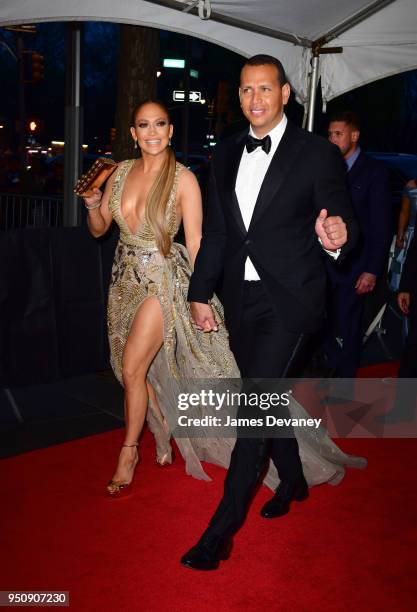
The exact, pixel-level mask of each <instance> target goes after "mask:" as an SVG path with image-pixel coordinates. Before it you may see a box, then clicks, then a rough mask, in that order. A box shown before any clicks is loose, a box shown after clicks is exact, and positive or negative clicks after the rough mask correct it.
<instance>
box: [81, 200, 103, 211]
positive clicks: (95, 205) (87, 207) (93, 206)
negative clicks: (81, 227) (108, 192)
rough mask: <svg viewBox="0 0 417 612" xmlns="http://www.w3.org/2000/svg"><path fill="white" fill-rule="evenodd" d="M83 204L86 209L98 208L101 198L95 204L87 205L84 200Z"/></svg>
mask: <svg viewBox="0 0 417 612" xmlns="http://www.w3.org/2000/svg"><path fill="white" fill-rule="evenodd" d="M84 206H85V207H86V209H87V210H94V209H95V208H100V206H101V200H100V202H97V204H91V205H90V206H88V204H86V203H85V202H84Z"/></svg>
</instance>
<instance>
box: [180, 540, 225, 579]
mask: <svg viewBox="0 0 417 612" xmlns="http://www.w3.org/2000/svg"><path fill="white" fill-rule="evenodd" d="M231 550H232V540H231V538H227V539H226V538H220V537H218V536H211V537H210V536H205V535H204V536H203V537H202V538H201V539H200V540H199V542H197V544H196V545H195V546H193V547H192V548H191V549H190V550H189V551H188V552H187V553H185V555H183V556H182V557H181V564H182V565H184V567H189V568H191V569H196V570H203V571H208V570H215V569H218V567H219V565H220V561H226V560H227V559H228V558H229V557H230V552H231Z"/></svg>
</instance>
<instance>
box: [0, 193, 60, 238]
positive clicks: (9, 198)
mask: <svg viewBox="0 0 417 612" xmlns="http://www.w3.org/2000/svg"><path fill="white" fill-rule="evenodd" d="M62 205H63V199H62V198H60V197H55V196H34V195H19V194H15V193H0V230H11V229H21V228H32V227H59V226H60V225H61V222H62Z"/></svg>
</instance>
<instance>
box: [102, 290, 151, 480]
mask: <svg viewBox="0 0 417 612" xmlns="http://www.w3.org/2000/svg"><path fill="white" fill-rule="evenodd" d="M162 343H163V319H162V311H161V306H160V304H159V301H158V299H157V298H156V297H150V298H147V299H146V300H145V301H144V302H143V303H142V304H141V305H140V306H139V308H138V311H137V313H136V315H135V318H134V321H133V323H132V327H131V329H130V333H129V337H128V339H127V342H126V346H125V349H124V352H123V365H122V377H123V385H124V389H125V420H126V436H125V441H124V444H125V445H126V446H123V447H122V450H121V451H120V456H119V461H118V464H117V468H116V471H115V473H114V475H113V478H112V481H114V482H117V483H119V482H123V483H129V482H130V481H131V480H132V478H133V473H134V469H135V466H136V463H137V461H138V453H137V449H136V446H135V445H136V443H137V441H138V438H139V436H140V434H141V432H142V428H143V424H144V421H145V417H146V410H147V407H148V389H147V386H146V375H147V372H148V370H149V366H150V365H151V363H152V361H153V359H154V358H155V355H156V354H157V352H158V351H159V349H160V348H161V346H162ZM131 445H132V446H131ZM115 488H116V487H115ZM109 490H110V491H111V490H112V485H111V484H110V485H109Z"/></svg>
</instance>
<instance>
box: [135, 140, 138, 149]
mask: <svg viewBox="0 0 417 612" xmlns="http://www.w3.org/2000/svg"><path fill="white" fill-rule="evenodd" d="M137 148H138V141H137V140H135V149H137Z"/></svg>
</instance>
